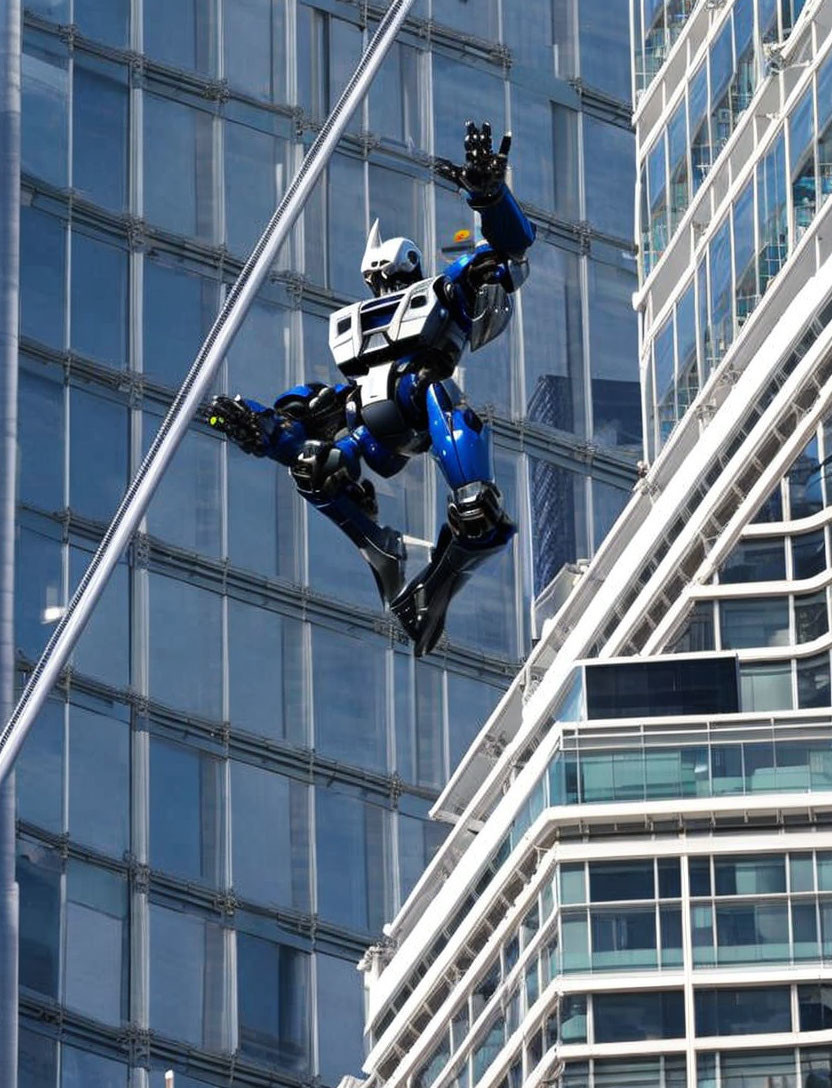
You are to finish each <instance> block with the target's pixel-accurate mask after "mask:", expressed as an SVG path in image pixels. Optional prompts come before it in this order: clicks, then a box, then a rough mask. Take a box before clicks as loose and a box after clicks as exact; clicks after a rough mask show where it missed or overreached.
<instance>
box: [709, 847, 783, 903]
mask: <svg viewBox="0 0 832 1088" xmlns="http://www.w3.org/2000/svg"><path fill="white" fill-rule="evenodd" d="M714 877H715V883H716V894H717V895H760V894H764V893H766V892H769V893H771V892H784V891H785V890H786V859H785V858H784V856H783V855H782V854H775V855H771V856H763V857H762V858H731V857H728V858H719V857H717V858H714Z"/></svg>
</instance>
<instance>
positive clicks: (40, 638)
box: [15, 522, 64, 661]
mask: <svg viewBox="0 0 832 1088" xmlns="http://www.w3.org/2000/svg"><path fill="white" fill-rule="evenodd" d="M51 531H52V527H51V526H50V525H49V524H48V523H45V522H39V523H38V524H37V526H34V525H33V526H24V525H19V526H18V535H17V540H16V563H15V568H16V569H15V637H16V640H17V649H18V650H19V651H21V652H22V653H24V654H25V655H26V656H27V657H29V658H30V659H32V660H33V661H36V660H37V658H38V657H39V656H40V653H41V651H42V650H43V648H44V646H45V645H46V642H47V640H48V638H49V636H50V635H51V634H52V629H53V625H54V624H55V623H56V622H57V620H58V618H59V617H60V616H61V614H62V609H63V604H64V590H63V573H62V570H61V545H60V542H59V541H58V540H56V539H54V538H53V537H52V536H51V535H50V533H51ZM24 570H25V572H26V574H25V577H24V574H23V572H24Z"/></svg>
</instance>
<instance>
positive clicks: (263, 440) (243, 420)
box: [207, 394, 271, 456]
mask: <svg viewBox="0 0 832 1088" xmlns="http://www.w3.org/2000/svg"><path fill="white" fill-rule="evenodd" d="M266 414H267V413H258V412H255V411H254V409H253V408H249V406H248V405H247V404H246V402H245V401H244V400H243V398H242V397H241V396H240V395H239V394H238V395H237V396H236V397H234V398H231V397H222V396H220V397H214V399H213V400H212V401H211V408H210V410H209V412H208V416H207V421H208V426H209V427H213V429H214V430H215V431H219V432H220V433H221V434H224V435H226V436H227V437H228V438H230V439H231V441H232V442H233V443H234V444H235V445H237V446H239V447H240V449H241V450H242V451H243V452H244V453H254V454H259V455H260V456H263V454H265V452H266V445H267V443H268V438H269V433H270V430H271V428H269V427H268V425H267V420H264V419H263V418H262V416H263V415H266ZM268 415H269V416H270V415H271V410H270V409H269V410H268Z"/></svg>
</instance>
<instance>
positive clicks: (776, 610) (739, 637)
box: [719, 597, 789, 650]
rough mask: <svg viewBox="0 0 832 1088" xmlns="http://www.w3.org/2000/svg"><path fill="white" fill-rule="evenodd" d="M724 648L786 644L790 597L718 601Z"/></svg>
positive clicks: (787, 639)
mask: <svg viewBox="0 0 832 1088" xmlns="http://www.w3.org/2000/svg"><path fill="white" fill-rule="evenodd" d="M719 615H720V630H721V635H722V648H723V649H725V650H739V649H743V648H744V647H751V646H787V645H788V643H789V601H788V598H787V597H766V598H762V599H759V598H758V599H754V600H751V599H749V600H723V601H720V602H719Z"/></svg>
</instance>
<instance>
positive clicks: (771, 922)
mask: <svg viewBox="0 0 832 1088" xmlns="http://www.w3.org/2000/svg"><path fill="white" fill-rule="evenodd" d="M716 932H717V956H718V962H719V963H721V964H730V963H766V962H771V961H772V960H786V961H788V959H789V958H790V948H789V918H788V905H787V904H786V903H768V904H753V905H752V904H743V905H742V906H733V905H732V906H728V905H727V904H718V905H717V908H716Z"/></svg>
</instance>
